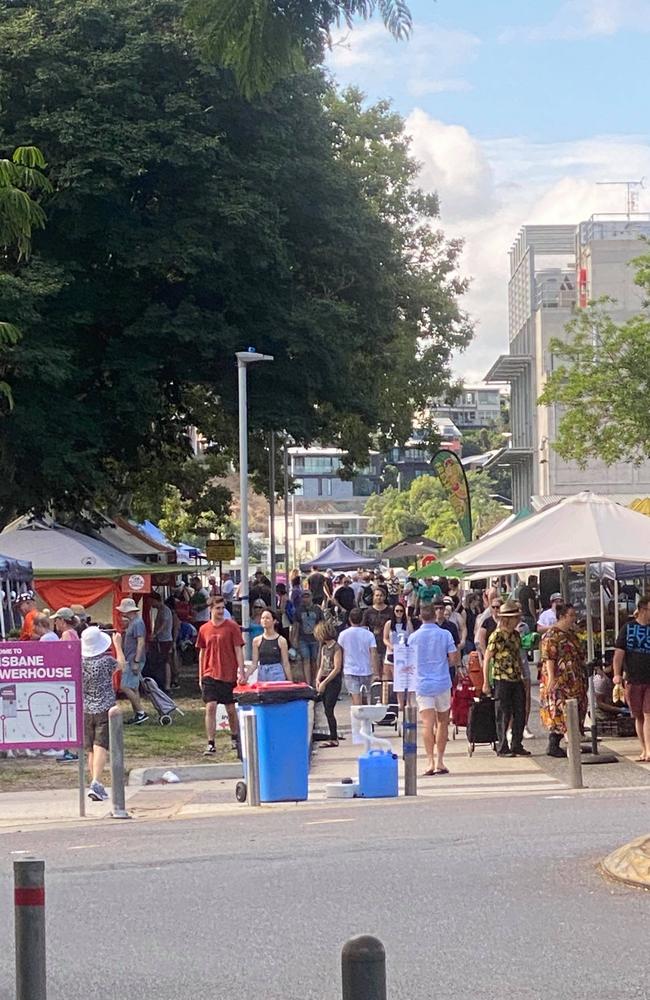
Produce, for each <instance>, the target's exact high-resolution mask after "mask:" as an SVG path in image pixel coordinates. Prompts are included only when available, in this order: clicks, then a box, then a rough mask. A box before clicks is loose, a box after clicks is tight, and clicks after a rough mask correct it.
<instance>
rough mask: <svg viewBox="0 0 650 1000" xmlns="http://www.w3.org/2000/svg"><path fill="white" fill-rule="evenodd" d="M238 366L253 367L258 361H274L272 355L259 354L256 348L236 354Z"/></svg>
mask: <svg viewBox="0 0 650 1000" xmlns="http://www.w3.org/2000/svg"><path fill="white" fill-rule="evenodd" d="M235 357H236V358H237V364H238V365H253V364H255V362H256V361H274V360H275V358H274V357H273V355H272V354H258V352H257V351H256V350H255V348H254V347H249V348H248V350H246V351H237V353H236V354H235Z"/></svg>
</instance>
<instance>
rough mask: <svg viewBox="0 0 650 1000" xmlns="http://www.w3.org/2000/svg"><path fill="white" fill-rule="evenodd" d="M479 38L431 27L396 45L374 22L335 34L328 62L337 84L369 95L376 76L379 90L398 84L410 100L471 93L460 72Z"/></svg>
mask: <svg viewBox="0 0 650 1000" xmlns="http://www.w3.org/2000/svg"><path fill="white" fill-rule="evenodd" d="M479 45H480V40H479V39H478V38H477V37H476V36H475V35H472V34H470V33H469V32H466V31H456V30H451V29H449V28H443V27H440V26H439V25H435V24H423V25H420V26H417V25H416V27H415V28H414V30H413V34H412V36H411V38H410V39H409V40H408V42H407V41H396V40H395V39H394V38H392V36H391V35H390V34H389V33H388V32H387V31H386V29H385V27H384V25H383V24H382V23H381V22H379V21H364V22H361V23H360V24H357V25H355V27H354V29H353V30H352V31H349V30H347V29H341V30H339V31H338V32H335V34H334V38H333V47H332V52H331V54H330V56H329V58H328V63H329V65H330V66H331V68H332V70H333V71H334V73H335V74H336V77H337V79H338V81H339V83H342V84H344V85H345V84H348V83H354V84H356V85H358V86H359V87H361V88H362V89H363V90H367V91H370V92H371V93H373V92H374V90H375V88H376V84H377V79H378V75H380V77H381V86H382V90H383V91H384V92H386V91H390V89H391V85H392V84H393V83H397V84H399V85H401V86H403V87H405V88H406V90H407V91H408V92H409V93H410V94H412V95H413V96H414V97H420V96H422V95H424V94H440V93H443V92H447V91H452V92H458V91H463V90H470V89H471V86H470V84H469V82H468V81H467V80H465V79H463V77H462V76H461V75H459V71H462V69H463V68H464V67H465V66H466V65H467V64H468V63H469V62H471V61H472V60H473V59H474V58H475V56H476V54H477V51H478V48H479Z"/></svg>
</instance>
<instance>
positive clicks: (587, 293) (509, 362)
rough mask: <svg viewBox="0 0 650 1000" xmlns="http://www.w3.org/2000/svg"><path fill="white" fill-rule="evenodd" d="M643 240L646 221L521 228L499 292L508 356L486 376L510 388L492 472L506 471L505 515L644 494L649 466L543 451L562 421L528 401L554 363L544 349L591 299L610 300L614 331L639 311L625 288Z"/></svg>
mask: <svg viewBox="0 0 650 1000" xmlns="http://www.w3.org/2000/svg"><path fill="white" fill-rule="evenodd" d="M643 237H650V220H648V219H646V218H636V217H634V216H632V217H631V218H627V217H626V218H622V219H619V218H613V217H603V218H600V217H593V218H592V219H590V220H588V221H587V222H582V223H580V224H579V225H562V226H524V227H523V229H522V230H521V231H520V233H519V235H518V237H517V239H516V241H515V243H514V244H513V246H512V248H511V250H510V280H509V283H508V319H509V338H510V344H509V353H508V354H504V355H501V356H500V357H499V358H498V359H497V361H496V362H495V364H494V365H493V366H492V368H491V369H490V371H489V372H488V373H487V375H486V376H485V381H486V382H488V383H504V382H505V383H509V385H510V390H511V399H510V422H511V433H512V437H511V446H510V447H509V448H508V449H507V450H506V451H505V452H504V453H503V454H502V455H501V456H500V457H499V459H498V462H499V464H505V465H509V466H510V467H511V469H512V487H513V509H514V511H515V512H517V511H519V510H522V509H523V508H525V507H527V506H529V505H530V503H531V501H532V503H533V506H540V505H541V504H542V503H543V502H544V500H545V498H549V497H561V496H569V495H571V494H573V493H578V492H580V491H581V490H584V489H591V490H594V491H595V492H597V493H603V494H605V495H609V496H618V495H622V496H629V497H630V499H633V498H634V497H635V496H638V495H647V494H650V463H648V462H646V463H643V464H642V465H639V466H635V465H632V464H630V463H622V462H621V463H616V464H614V465H610V466H607V465H605V463H604V462H601V461H597V460H594V461H592V462H590V463H589V465H588V467H587V468H585V469H580V468H579V466H578V465H577V464H576V463H575V462H566V461H564V460H563V459H562V458H560V456H559V455H558V453H557V452H556V451H555V449H554V448H553V447H552V443H553V441H554V440H555V438H556V435H557V429H558V425H559V422H560V418H561V412H560V408H559V407H558V406H549V407H546V406H539V405H538V404H537V400H538V398H539V395H540V393H541V392H542V390H543V388H544V384H545V382H546V378H547V376H548V374H549V372H550V371H552V367H553V363H554V359H553V356H552V354H551V352H550V349H549V345H550V343H551V341H552V340H554V339H560V340H566V338H567V332H566V325H567V323H568V322H569V321H570V320H571V318H572V317H573V316H574V315H575V314H576V311H577V310H579V309H583V308H585V307H586V306H587V305H588V303H589V301H590V300H593V299H597V298H600V297H601V296H603V295H606V296H609V297H610V298H612V299H614V300H615V301H614V302H613V303H612V305H611V308H610V312H611V315H612V318H613V319H614V320H615V321H616V322H622V321H624V320H625V319H627V318H628V317H630V316H632V315H634V314H635V313H637V312H639V311H641V309H642V308H643V293H642V290H641V289H640V288H639V287H638V286H637V285H635V283H634V274H635V272H634V268H633V266H632V264H631V262H632V260H633V259H634V258H635V257H638V256H640V254H642V253H643V252H644V249H645V248H644V244H643V243H642V242H641V241H642V239H643Z"/></svg>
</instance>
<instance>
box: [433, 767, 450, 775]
mask: <svg viewBox="0 0 650 1000" xmlns="http://www.w3.org/2000/svg"><path fill="white" fill-rule="evenodd" d="M433 773H434V774H435V775H436V776H438V775H440V774H449V768H446V767H438V768H436V770H435V771H434V772H433Z"/></svg>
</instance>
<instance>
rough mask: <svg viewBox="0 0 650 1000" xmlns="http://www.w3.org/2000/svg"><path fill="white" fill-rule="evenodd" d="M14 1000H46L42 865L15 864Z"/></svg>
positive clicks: (19, 862) (35, 863) (35, 862)
mask: <svg viewBox="0 0 650 1000" xmlns="http://www.w3.org/2000/svg"><path fill="white" fill-rule="evenodd" d="M14 915H15V925H16V1000H45V998H46V995H47V984H46V976H45V862H44V861H36V860H34V859H33V858H32V859H30V860H27V861H14Z"/></svg>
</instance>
